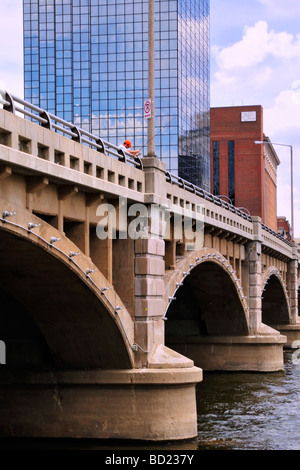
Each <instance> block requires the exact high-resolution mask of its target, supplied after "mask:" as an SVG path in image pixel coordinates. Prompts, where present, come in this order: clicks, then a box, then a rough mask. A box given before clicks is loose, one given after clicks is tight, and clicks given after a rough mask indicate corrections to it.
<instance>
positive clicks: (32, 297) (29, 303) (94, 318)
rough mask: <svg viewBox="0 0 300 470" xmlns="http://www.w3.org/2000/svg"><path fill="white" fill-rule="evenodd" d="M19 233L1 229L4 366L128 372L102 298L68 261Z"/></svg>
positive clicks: (125, 348)
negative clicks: (5, 363)
mask: <svg viewBox="0 0 300 470" xmlns="http://www.w3.org/2000/svg"><path fill="white" fill-rule="evenodd" d="M31 218H32V216H31ZM36 220H37V218H35V221H36ZM39 221H40V222H42V225H43V228H42V229H43V233H44V234H45V232H46V231H47V230H48V229H49V228H50V233H52V234H54V235H55V234H56V235H59V236H60V237H62V240H63V241H62V243H64V247H65V248H66V249H74V247H75V245H74V244H73V243H72V242H71V241H70V240H68V239H66V237H64V236H63V235H62V234H60V233H58V232H57V231H56V230H55V229H53V228H52V227H51V226H49V225H48V224H46V223H44V222H43V221H41V220H39ZM21 232H22V231H20V229H18V228H14V226H13V225H11V226H9V224H8V223H6V224H2V225H1V227H0V259H1V263H0V293H1V296H2V299H5V301H2V303H1V308H0V327H1V333H2V332H3V335H4V336H5V337H2V335H1V340H3V341H7V347H6V353H7V367H10V365H11V366H12V367H23V366H26V367H28V368H30V367H34V366H46V367H48V366H53V365H54V366H55V367H56V368H58V369H92V368H99V369H128V368H132V365H133V357H132V353H131V351H130V345H129V344H127V343H128V342H127V341H126V335H124V332H123V331H122V328H121V327H120V321H119V318H117V317H118V315H117V312H116V311H114V309H113V308H112V307H111V306H110V305H109V302H108V301H106V298H104V296H101V293H100V292H96V289H95V288H94V286H93V285H92V284H91V282H90V280H89V279H88V278H87V277H86V276H85V275H84V274H83V273H82V274H80V273H79V270H78V269H76V268H75V267H74V263H73V264H72V262H70V261H69V260H68V257H67V256H65V257H64V259H63V257H62V255H61V254H60V253H59V251H57V252H55V250H54V248H50V247H49V245H48V246H43V244H42V243H41V242H40V243H38V242H37V241H36V240H35V239H33V237H30V236H27V235H26V231H24V230H23V232H22V233H21ZM75 248H76V247H75ZM82 258H84V259H86V260H88V258H86V257H85V256H84V255H82ZM100 276H101V277H100ZM99 278H101V279H102V278H103V276H102V275H101V273H99ZM112 291H113V289H111V291H110V292H112ZM112 295H113V292H112ZM116 302H119V299H118V298H117V296H116ZM122 312H125V313H126V311H125V309H124V310H122ZM125 313H122V315H124V317H125V318H127V317H129V314H127V317H126V315H125ZM128 330H129V328H128ZM11 348H13V350H10V349H11Z"/></svg>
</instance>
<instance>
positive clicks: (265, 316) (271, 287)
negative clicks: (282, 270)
mask: <svg viewBox="0 0 300 470" xmlns="http://www.w3.org/2000/svg"><path fill="white" fill-rule="evenodd" d="M289 317H290V315H289V304H288V300H287V296H286V292H285V289H284V286H283V283H282V280H281V278H280V274H279V273H277V272H274V273H269V275H268V277H267V278H266V280H265V282H264V287H263V292H262V322H263V323H265V324H266V325H268V326H272V325H286V324H289V323H290V320H289Z"/></svg>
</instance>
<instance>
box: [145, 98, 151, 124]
mask: <svg viewBox="0 0 300 470" xmlns="http://www.w3.org/2000/svg"><path fill="white" fill-rule="evenodd" d="M144 118H145V119H150V118H151V98H148V99H147V100H146V101H145V103H144Z"/></svg>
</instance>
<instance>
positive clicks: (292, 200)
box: [254, 140, 295, 240]
mask: <svg viewBox="0 0 300 470" xmlns="http://www.w3.org/2000/svg"><path fill="white" fill-rule="evenodd" d="M254 143H255V144H264V145H280V146H282V147H289V149H290V155H291V225H292V240H294V229H295V227H294V181H293V179H294V174H293V146H292V145H289V144H278V143H276V142H265V141H262V140H255V142H254Z"/></svg>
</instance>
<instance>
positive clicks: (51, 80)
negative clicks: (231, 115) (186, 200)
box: [23, 0, 210, 190]
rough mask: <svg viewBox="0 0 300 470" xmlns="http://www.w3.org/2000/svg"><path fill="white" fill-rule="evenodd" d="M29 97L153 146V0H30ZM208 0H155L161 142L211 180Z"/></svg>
mask: <svg viewBox="0 0 300 470" xmlns="http://www.w3.org/2000/svg"><path fill="white" fill-rule="evenodd" d="M23 4H24V75H25V99H26V100H28V101H30V102H32V103H33V104H36V105H38V106H40V107H42V108H45V109H47V110H48V111H50V112H52V113H54V114H57V115H58V116H60V117H62V118H63V119H65V120H67V121H71V122H74V124H77V125H78V126H80V127H83V128H84V129H86V130H88V131H89V132H92V133H94V134H97V135H100V137H101V138H103V139H104V140H108V141H110V142H112V143H114V144H121V143H122V141H123V140H124V139H125V137H126V138H128V139H130V140H131V141H132V142H133V145H134V147H135V148H140V147H143V151H142V154H144V155H145V154H146V152H147V122H146V121H145V120H144V116H143V115H144V110H143V108H144V101H145V100H146V99H147V90H148V84H147V74H148V64H147V59H148V41H147V39H148V0H23ZM209 107H210V100H209V0H155V116H156V117H155V127H156V136H155V150H156V155H157V156H158V157H159V158H160V159H162V160H163V161H165V163H166V165H167V169H168V170H169V171H171V172H172V173H174V174H177V175H179V176H181V177H183V178H185V179H188V180H189V181H192V182H194V183H195V184H198V185H199V186H201V187H203V188H204V189H206V190H209V189H210V169H209V168H210V164H209V161H210V145H209V140H210V129H209V127H210V125H209Z"/></svg>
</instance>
